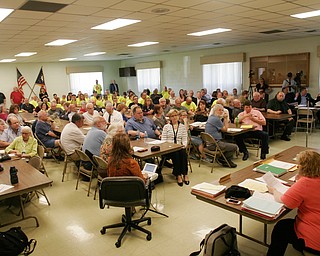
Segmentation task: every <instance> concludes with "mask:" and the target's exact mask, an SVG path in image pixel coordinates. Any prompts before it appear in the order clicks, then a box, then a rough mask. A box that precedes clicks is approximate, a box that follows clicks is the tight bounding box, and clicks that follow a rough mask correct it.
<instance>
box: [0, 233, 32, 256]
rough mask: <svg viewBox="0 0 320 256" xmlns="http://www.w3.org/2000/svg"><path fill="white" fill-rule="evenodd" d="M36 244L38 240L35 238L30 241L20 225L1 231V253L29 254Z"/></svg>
mask: <svg viewBox="0 0 320 256" xmlns="http://www.w3.org/2000/svg"><path fill="white" fill-rule="evenodd" d="M36 244H37V241H36V240H34V239H31V240H30V241H28V237H27V235H26V234H25V233H24V232H23V231H22V230H21V228H20V227H13V228H10V229H9V230H8V231H5V232H0V255H5V256H17V255H19V254H22V255H29V254H31V253H32V252H33V251H34V248H35V247H36Z"/></svg>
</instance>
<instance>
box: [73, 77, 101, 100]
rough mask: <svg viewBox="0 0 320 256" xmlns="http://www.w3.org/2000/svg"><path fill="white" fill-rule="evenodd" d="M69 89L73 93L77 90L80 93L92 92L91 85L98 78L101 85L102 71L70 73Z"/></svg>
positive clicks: (76, 92)
mask: <svg viewBox="0 0 320 256" xmlns="http://www.w3.org/2000/svg"><path fill="white" fill-rule="evenodd" d="M69 77H70V89H71V92H72V93H74V94H78V91H81V92H82V93H88V94H89V95H91V94H92V91H93V86H94V85H95V83H96V80H98V82H99V84H101V86H102V87H103V76H102V72H85V73H70V76H69Z"/></svg>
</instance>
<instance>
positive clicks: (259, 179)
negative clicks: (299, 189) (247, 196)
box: [256, 177, 288, 184]
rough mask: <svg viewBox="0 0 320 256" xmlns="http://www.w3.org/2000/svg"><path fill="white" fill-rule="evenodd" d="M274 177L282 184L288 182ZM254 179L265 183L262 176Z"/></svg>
mask: <svg viewBox="0 0 320 256" xmlns="http://www.w3.org/2000/svg"><path fill="white" fill-rule="evenodd" d="M274 178H275V179H276V180H278V181H279V182H280V183H282V184H288V182H287V181H285V180H282V179H279V178H276V177H274ZM256 180H258V181H261V182H263V183H266V182H265V181H264V179H263V178H262V177H259V178H256Z"/></svg>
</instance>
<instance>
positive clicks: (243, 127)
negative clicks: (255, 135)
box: [240, 124, 253, 129]
mask: <svg viewBox="0 0 320 256" xmlns="http://www.w3.org/2000/svg"><path fill="white" fill-rule="evenodd" d="M240 128H242V129H251V128H253V125H252V124H243V125H241V126H240Z"/></svg>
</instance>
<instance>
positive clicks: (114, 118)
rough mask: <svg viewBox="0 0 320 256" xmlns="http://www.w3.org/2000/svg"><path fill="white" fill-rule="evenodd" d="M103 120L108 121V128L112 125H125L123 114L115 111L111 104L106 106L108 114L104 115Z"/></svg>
mask: <svg viewBox="0 0 320 256" xmlns="http://www.w3.org/2000/svg"><path fill="white" fill-rule="evenodd" d="M103 118H104V119H105V120H106V122H107V126H109V125H110V124H111V123H121V124H123V118H122V115H121V113H120V112H118V111H117V110H114V109H113V107H112V104H111V103H110V102H109V103H107V104H106V112H105V113H104V115H103Z"/></svg>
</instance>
